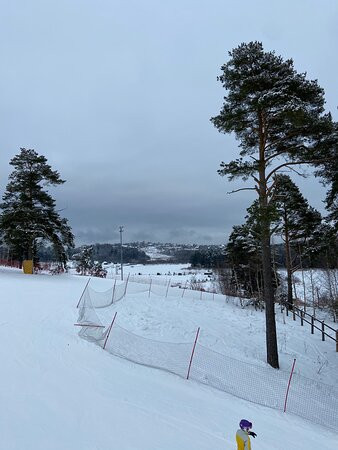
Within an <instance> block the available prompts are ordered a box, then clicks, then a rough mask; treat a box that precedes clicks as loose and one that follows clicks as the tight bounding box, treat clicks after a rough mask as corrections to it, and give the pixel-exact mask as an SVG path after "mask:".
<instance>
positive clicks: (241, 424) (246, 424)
mask: <svg viewBox="0 0 338 450" xmlns="http://www.w3.org/2000/svg"><path fill="white" fill-rule="evenodd" d="M239 427H240V428H241V429H242V430H244V429H247V430H249V429H250V428H252V423H251V422H249V421H248V420H245V419H242V420H241V421H240V422H239Z"/></svg>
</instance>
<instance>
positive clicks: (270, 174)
mask: <svg viewBox="0 0 338 450" xmlns="http://www.w3.org/2000/svg"><path fill="white" fill-rule="evenodd" d="M327 161H328V159H317V160H313V161H306V160H304V161H289V162H286V163H283V164H280V165H279V166H277V167H276V168H275V169H273V170H272V171H271V172H270V173H269V175H268V176H267V177H266V179H265V180H266V181H268V179H269V178H271V177H272V175H273V174H274V173H276V172H277V171H278V170H279V169H281V168H282V167H288V168H290V167H289V166H298V165H301V164H319V163H323V162H327Z"/></svg>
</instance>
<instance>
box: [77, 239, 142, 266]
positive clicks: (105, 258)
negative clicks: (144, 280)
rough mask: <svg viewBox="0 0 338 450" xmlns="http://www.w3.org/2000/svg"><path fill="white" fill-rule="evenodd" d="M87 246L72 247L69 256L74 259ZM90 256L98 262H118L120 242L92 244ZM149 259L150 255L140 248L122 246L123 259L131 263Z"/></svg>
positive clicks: (119, 258)
mask: <svg viewBox="0 0 338 450" xmlns="http://www.w3.org/2000/svg"><path fill="white" fill-rule="evenodd" d="M86 247H88V246H82V247H77V248H74V249H72V250H71V251H70V257H71V258H72V259H76V258H77V257H78V255H79V254H81V252H82V251H83V249H84V248H86ZM90 247H91V248H92V252H91V258H92V259H93V261H97V262H99V263H103V262H108V263H110V262H112V263H119V262H120V260H121V247H120V244H93V245H90ZM149 260H150V257H149V256H148V255H147V254H146V253H145V252H144V251H142V250H139V249H138V248H136V247H130V246H125V245H124V246H123V261H124V262H125V263H131V264H137V263H140V264H144V263H146V262H147V261H149Z"/></svg>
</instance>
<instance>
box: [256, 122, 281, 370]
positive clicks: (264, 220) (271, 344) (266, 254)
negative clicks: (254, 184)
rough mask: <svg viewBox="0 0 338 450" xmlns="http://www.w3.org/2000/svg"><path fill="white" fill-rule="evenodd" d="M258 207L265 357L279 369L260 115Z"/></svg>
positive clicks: (263, 134) (263, 135) (262, 124)
mask: <svg viewBox="0 0 338 450" xmlns="http://www.w3.org/2000/svg"><path fill="white" fill-rule="evenodd" d="M259 123H260V126H259V141H260V143H259V168H258V171H259V205H260V213H261V214H260V216H261V217H260V221H261V245H262V269H263V299H264V302H265V324H266V330H265V333H266V357H267V363H268V364H270V366H272V367H274V368H275V369H279V362H278V346H277V332H276V319H275V298H274V289H273V283H272V263H271V241H270V240H271V237H270V226H271V224H270V221H271V219H270V217H269V211H268V190H267V181H266V174H265V171H266V160H265V139H266V135H265V133H266V131H265V120H264V115H263V114H262V113H260V114H259Z"/></svg>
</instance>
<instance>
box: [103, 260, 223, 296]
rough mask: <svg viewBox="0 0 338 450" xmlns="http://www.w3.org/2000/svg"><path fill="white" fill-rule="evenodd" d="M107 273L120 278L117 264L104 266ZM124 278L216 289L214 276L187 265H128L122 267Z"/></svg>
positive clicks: (206, 271) (204, 270) (109, 275)
mask: <svg viewBox="0 0 338 450" xmlns="http://www.w3.org/2000/svg"><path fill="white" fill-rule="evenodd" d="M104 267H105V268H106V269H107V271H108V275H107V276H108V278H109V277H112V276H114V277H116V275H118V276H120V274H121V272H120V270H119V268H120V266H119V265H118V264H116V265H114V264H107V265H105V266H104ZM123 274H124V277H127V276H128V275H130V276H131V277H132V278H133V279H135V278H136V277H138V278H139V279H140V280H141V281H142V280H149V279H150V278H151V279H152V280H154V281H155V282H158V283H162V284H166V283H168V282H169V281H170V282H171V284H176V285H180V286H182V287H185V286H186V287H190V286H191V285H193V284H196V283H198V284H199V286H201V287H203V288H204V289H205V290H213V289H216V287H217V286H216V283H215V281H214V278H215V277H214V275H213V274H212V272H210V271H208V270H206V269H196V268H192V267H191V265H190V264H189V263H186V264H170V263H167V264H128V265H125V266H123Z"/></svg>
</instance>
